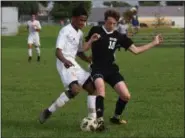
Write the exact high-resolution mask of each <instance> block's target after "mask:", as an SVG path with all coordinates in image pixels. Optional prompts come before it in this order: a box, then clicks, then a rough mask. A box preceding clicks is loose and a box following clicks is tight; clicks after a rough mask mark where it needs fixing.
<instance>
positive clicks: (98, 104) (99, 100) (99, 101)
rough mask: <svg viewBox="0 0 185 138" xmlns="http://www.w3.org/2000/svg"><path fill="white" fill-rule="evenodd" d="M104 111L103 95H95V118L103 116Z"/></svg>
mask: <svg viewBox="0 0 185 138" xmlns="http://www.w3.org/2000/svg"><path fill="white" fill-rule="evenodd" d="M103 112H104V97H102V96H97V97H96V114H97V118H100V117H103Z"/></svg>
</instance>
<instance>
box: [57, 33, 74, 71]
mask: <svg viewBox="0 0 185 138" xmlns="http://www.w3.org/2000/svg"><path fill="white" fill-rule="evenodd" d="M65 39H66V38H65V34H64V31H60V32H59V35H58V38H57V42H56V51H55V55H56V57H57V58H58V59H59V60H60V61H61V62H62V63H63V64H64V66H65V67H66V68H69V67H71V66H73V63H72V62H71V61H69V60H67V59H66V58H65V57H64V55H63V53H62V49H63V48H64V45H65Z"/></svg>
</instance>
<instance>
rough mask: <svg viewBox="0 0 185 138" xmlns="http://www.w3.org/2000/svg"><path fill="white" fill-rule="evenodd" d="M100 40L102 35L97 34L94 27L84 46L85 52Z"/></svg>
mask: <svg viewBox="0 0 185 138" xmlns="http://www.w3.org/2000/svg"><path fill="white" fill-rule="evenodd" d="M99 38H100V35H99V34H98V33H96V32H95V28H94V27H92V28H91V30H90V31H89V33H88V35H87V37H86V38H85V42H84V44H83V51H87V50H89V49H90V48H91V46H92V43H93V42H94V41H97V40H98V39H99Z"/></svg>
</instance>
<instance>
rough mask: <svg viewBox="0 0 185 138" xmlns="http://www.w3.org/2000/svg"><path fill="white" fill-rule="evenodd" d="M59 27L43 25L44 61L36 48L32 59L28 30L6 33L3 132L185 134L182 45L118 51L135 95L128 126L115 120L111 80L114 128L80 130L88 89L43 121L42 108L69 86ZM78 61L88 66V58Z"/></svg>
mask: <svg viewBox="0 0 185 138" xmlns="http://www.w3.org/2000/svg"><path fill="white" fill-rule="evenodd" d="M58 29H59V27H50V28H49V29H47V28H44V29H43V32H42V33H41V43H42V49H41V50H42V51H41V52H42V61H41V63H37V62H36V55H35V53H34V58H33V62H32V63H31V64H29V63H28V62H27V45H26V39H27V34H26V32H24V30H21V31H20V34H19V35H18V36H14V37H2V136H3V138H10V137H17V138H20V137H35V138H36V137H37V138H39V137H49V138H61V137H84V138H85V137H86V138H90V137H91V138H94V137H97V138H103V137H109V138H113V137H120V138H122V137H125V138H127V137H147V138H149V137H156V138H159V137H184V49H183V48H182V47H179V46H176V47H174V48H172V47H171V48H153V49H152V50H150V51H148V52H146V53H144V54H141V55H138V56H135V55H132V54H130V53H129V52H124V50H122V51H121V52H117V55H116V58H117V63H118V64H119V65H120V70H121V71H120V72H121V74H123V75H124V77H125V79H126V81H127V83H128V86H129V90H130V92H131V95H132V97H131V100H130V102H129V104H128V107H127V109H126V110H125V112H124V114H123V117H124V118H126V119H128V124H127V125H126V126H114V125H111V124H110V123H109V117H110V116H111V115H112V114H113V112H114V106H115V102H116V100H117V95H116V93H115V92H114V91H113V89H111V88H110V87H109V86H108V85H107V87H106V99H105V122H106V124H107V126H108V128H109V130H108V131H107V132H106V133H85V132H82V131H80V128H79V124H80V121H81V120H82V118H83V117H85V116H86V115H87V110H86V93H85V92H84V91H82V93H80V94H79V96H77V97H76V98H75V99H74V100H72V101H71V102H69V103H68V104H67V105H66V106H64V108H62V109H60V110H58V111H57V112H56V113H55V114H53V116H52V117H51V118H50V120H48V122H47V123H46V124H44V125H40V124H39V123H38V121H37V118H38V115H39V113H40V111H41V110H42V109H43V108H45V107H47V106H49V105H50V104H51V102H52V101H53V100H55V99H56V98H57V97H58V96H59V94H60V92H62V91H63V85H62V83H61V81H60V78H59V75H58V72H57V70H56V65H55V56H54V50H55V41H56V36H57V33H58ZM172 31H174V30H172ZM47 32H48V33H47ZM163 47H165V46H163ZM34 52H35V51H34ZM78 61H79V62H80V64H81V65H82V66H83V67H84V68H87V64H85V63H84V62H82V61H80V60H79V59H78Z"/></svg>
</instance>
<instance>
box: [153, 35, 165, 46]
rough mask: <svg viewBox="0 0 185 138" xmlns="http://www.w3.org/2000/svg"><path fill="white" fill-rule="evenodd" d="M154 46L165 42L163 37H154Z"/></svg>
mask: <svg viewBox="0 0 185 138" xmlns="http://www.w3.org/2000/svg"><path fill="white" fill-rule="evenodd" d="M153 42H154V44H155V45H160V44H161V43H162V42H163V37H162V35H161V34H158V35H156V36H155V37H154V40H153Z"/></svg>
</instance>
